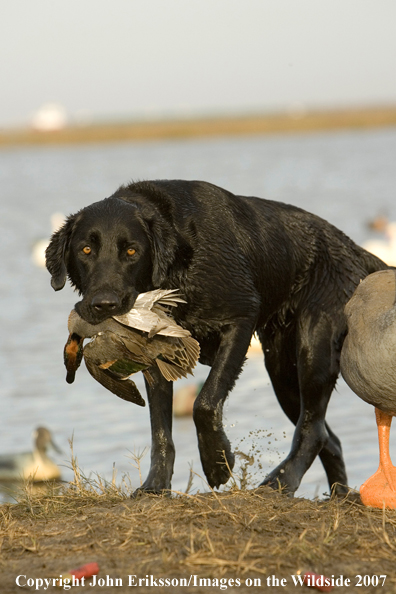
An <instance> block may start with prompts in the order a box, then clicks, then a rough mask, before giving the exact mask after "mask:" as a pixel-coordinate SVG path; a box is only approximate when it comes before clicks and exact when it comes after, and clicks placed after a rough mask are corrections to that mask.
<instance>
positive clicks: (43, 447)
mask: <svg viewBox="0 0 396 594" xmlns="http://www.w3.org/2000/svg"><path fill="white" fill-rule="evenodd" d="M48 446H51V447H52V448H53V449H54V450H55V451H56V452H58V453H61V450H60V449H59V448H58V446H57V445H56V444H55V443H54V441H53V439H52V435H51V432H50V431H49V430H48V429H47V428H46V427H37V429H35V431H34V432H33V451H32V452H21V453H17V454H3V455H1V456H0V481H4V482H5V481H17V480H22V479H29V480H31V481H33V482H42V481H49V480H56V479H59V478H60V476H61V472H60V469H59V467H58V466H57V464H55V462H53V460H51V459H50V458H49V457H48V456H47V448H48Z"/></svg>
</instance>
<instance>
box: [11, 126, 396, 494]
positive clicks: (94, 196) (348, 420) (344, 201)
mask: <svg viewBox="0 0 396 594" xmlns="http://www.w3.org/2000/svg"><path fill="white" fill-rule="evenodd" d="M395 156H396V129H395V128H390V129H381V130H369V131H343V132H335V133H320V134H319V133H317V134H305V135H279V136H276V135H274V136H258V137H238V138H221V139H210V140H202V139H200V140H197V139H191V140H180V141H161V142H147V143H143V142H142V143H123V144H105V145H93V146H91V145H87V146H76V147H75V146H71V147H70V146H68V147H48V148H47V147H45V148H36V147H34V148H26V149H9V150H4V149H3V150H2V151H1V152H0V180H1V183H0V187H1V204H2V208H1V211H2V215H1V218H0V227H1V231H0V232H1V243H0V291H1V309H0V320H1V322H0V323H1V343H0V368H1V384H0V391H1V403H2V415H1V419H0V452H1V453H7V452H17V451H21V450H22V451H23V450H27V449H29V448H30V447H31V433H32V430H33V429H34V428H35V427H36V426H38V425H45V426H47V427H48V428H49V429H51V431H52V432H53V435H54V437H55V440H56V442H57V444H58V445H59V446H60V447H61V448H62V449H63V451H64V453H63V454H55V453H54V454H53V455H52V454H51V455H52V457H53V458H54V459H55V460H56V461H57V462H58V463H59V464H61V465H63V467H62V474H63V477H64V478H65V479H66V480H69V479H70V478H71V477H72V473H71V471H70V469H69V465H70V462H69V460H70V455H69V445H68V440H69V439H70V438H71V437H72V436H73V439H74V451H75V454H76V455H77V458H78V462H79V465H80V467H81V468H82V469H83V471H84V472H85V474H86V475H90V474H95V473H98V474H100V475H101V476H103V477H105V478H107V479H111V476H112V471H113V464H115V467H116V469H117V470H118V480H121V477H122V475H123V474H124V473H129V475H130V480H131V483H132V485H133V486H134V487H136V486H138V484H139V475H138V472H137V471H136V470H135V468H134V467H133V463H132V460H131V452H133V451H135V452H139V451H143V450H144V449H145V448H148V447H149V446H150V428H149V416H148V408H147V407H146V408H139V407H137V406H134V405H131V404H130V403H127V402H124V401H122V400H120V399H118V398H116V397H115V396H113V395H112V394H110V393H108V392H106V391H105V390H104V389H103V388H102V387H101V386H100V385H99V384H97V383H96V382H95V381H94V380H93V379H92V378H91V376H90V375H89V374H88V373H87V371H86V370H85V368H83V367H82V368H81V369H80V370H79V371H78V374H77V377H76V381H75V383H74V384H73V385H71V386H69V385H67V384H66V382H65V370H64V367H63V360H62V353H63V346H64V344H65V341H66V338H67V326H66V324H67V315H68V313H69V311H70V310H71V308H72V306H73V305H74V303H75V302H76V301H77V300H78V298H77V295H76V294H74V293H73V292H72V290H71V289H70V288H69V287H68V288H65V289H64V290H63V291H60V292H58V293H55V292H54V291H53V290H52V289H51V287H50V284H49V281H50V278H49V274H48V273H47V271H46V270H45V269H42V268H38V267H36V266H35V265H34V264H33V263H32V260H31V251H32V247H33V245H34V244H35V242H37V241H38V240H39V239H41V238H45V237H47V236H48V235H49V234H50V216H51V214H52V213H54V212H56V211H61V212H63V213H65V214H69V213H71V212H75V211H76V210H78V209H79V208H81V207H83V206H86V205H87V204H90V203H91V202H94V201H97V200H100V199H102V198H104V197H106V196H109V195H110V194H112V193H113V191H114V190H115V189H116V188H117V187H118V186H119V185H120V184H121V183H125V182H128V181H130V180H141V179H159V178H170V179H171V178H182V179H201V180H206V181H210V182H212V183H215V184H218V185H220V186H223V187H225V188H227V189H229V190H231V191H232V192H234V193H241V194H246V195H249V194H250V195H257V196H261V197H266V198H270V199H274V200H280V201H283V202H289V203H293V204H296V205H298V206H301V207H302V208H305V209H306V210H309V211H311V212H314V213H316V214H318V215H320V216H322V217H324V218H326V219H328V220H329V221H330V222H331V223H333V224H335V225H336V226H338V227H340V228H341V229H342V230H343V231H345V232H346V233H347V234H348V235H350V236H351V237H352V238H353V239H354V240H355V241H356V242H357V243H362V242H364V241H365V240H367V239H369V238H370V237H371V235H370V231H369V230H368V228H367V221H368V220H369V219H371V218H373V217H374V216H376V215H378V214H381V213H384V214H386V215H387V216H388V217H389V218H390V219H391V220H396V200H395V189H396V167H395ZM207 372H208V369H207V368H205V367H202V366H198V368H197V371H196V373H195V380H189V381H190V382H191V381H197V382H199V381H201V380H203V379H204V378H205V377H206V374H207ZM135 377H136V376H135ZM136 383H137V384H138V387H139V388H140V389H141V390H142V391H143V393H144V388H143V381H142V378H140V377H137V381H136ZM183 383H185V382H181V381H180V382H178V383H177V384H176V385H175V388H178V387H180V386H181V385H183ZM225 417H226V421H225V423H226V425H227V431H228V434H229V437H230V438H231V441H232V443H233V445H234V447H236V448H237V449H239V450H241V451H243V452H245V453H246V454H250V453H253V454H254V456H255V460H256V462H255V465H254V466H253V467H252V468H251V470H252V472H253V476H252V478H251V483H250V484H251V486H254V485H257V484H258V483H259V482H260V480H261V479H262V478H263V477H264V475H265V473H266V472H268V471H270V470H271V469H272V468H274V466H276V465H277V464H278V463H279V461H280V460H281V459H282V458H283V457H284V456H285V455H286V454H287V452H288V450H289V447H290V443H291V438H292V435H293V427H292V425H291V423H290V422H289V421H288V419H287V418H286V417H285V415H284V414H283V413H282V411H281V410H280V407H279V405H278V403H277V401H276V398H275V396H274V394H273V391H272V388H271V386H270V382H269V379H268V376H267V374H266V371H265V368H264V365H263V362H262V357H261V355H252V356H250V357H249V360H248V362H247V364H246V366H245V368H244V371H243V373H242V375H241V376H240V379H239V380H238V382H237V385H236V387H235V389H234V390H233V392H232V393H231V395H230V397H229V399H228V401H227V404H226V406H225ZM328 420H329V423H330V425H331V427H332V428H333V430H334V431H335V432H336V433H337V434H338V435H339V436H340V438H341V439H342V443H343V447H344V453H345V458H346V463H347V469H348V474H349V484H350V486H352V487H359V485H360V484H361V483H362V482H363V481H364V480H365V479H366V478H368V476H370V474H372V473H373V472H374V471H375V470H376V468H377V464H378V452H377V450H378V445H377V437H376V425H375V419H374V409H373V408H372V407H371V406H369V405H367V404H365V403H363V402H362V401H361V400H360V399H359V398H358V397H357V396H355V395H354V394H353V393H352V392H351V391H350V390H349V389H348V388H347V386H346V385H345V383H344V382H343V381H342V380H341V379H340V380H339V382H338V387H337V391H335V392H334V394H333V397H332V400H331V403H330V407H329V412H328ZM174 437H175V443H176V450H177V457H176V464H175V475H174V480H173V487H174V489H177V490H184V489H185V487H186V484H187V480H188V475H189V468H190V466H191V465H192V467H193V470H194V471H195V472H196V473H197V474H198V475H200V474H201V475H202V469H201V465H200V461H199V456H198V450H197V445H196V435H195V430H194V426H193V422H192V419H191V418H183V419H175V422H174ZM391 438H392V436H391ZM392 441H393V455H394V457H395V458H396V452H395V449H396V448H395V443H396V438H393V440H392ZM391 449H392V448H391ZM259 465H261V466H262V470H260V471H259V470H258V467H259ZM148 466H149V454H147V455H146V456H145V458H144V459H143V461H142V473H143V476H145V475H146V473H147V470H148ZM194 488H195V489H207V487H206V486H205V483H204V482H202V480H201V479H200V478H199V477H198V476H195V478H194ZM327 490H328V488H327V483H326V479H325V475H324V472H323V470H322V467H321V465H320V463H319V462H315V464H314V465H313V466H312V468H311V469H310V470H309V472H308V473H307V474H306V476H305V478H304V481H303V483H302V485H301V487H300V489H299V491H298V494H299V495H303V496H307V497H313V496H315V495H322V493H324V492H326V491H327ZM5 497H6V496H5V495H3V498H5Z"/></svg>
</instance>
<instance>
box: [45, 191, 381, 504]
mask: <svg viewBox="0 0 396 594" xmlns="http://www.w3.org/2000/svg"><path fill="white" fill-rule="evenodd" d="M46 255H47V267H48V270H49V272H50V273H51V275H52V281H51V284H52V287H53V288H54V289H55V290H56V291H58V290H59V289H62V287H63V286H64V284H65V281H66V276H68V277H69V279H70V281H71V284H72V285H73V286H74V287H75V288H76V289H77V290H78V291H79V293H80V294H81V295H82V296H83V299H82V301H80V302H79V303H78V304H77V305H76V309H77V311H78V313H79V314H80V315H81V316H82V317H83V318H84V319H86V320H87V321H88V322H90V323H92V324H96V323H99V322H101V321H102V320H104V319H106V318H108V317H110V316H112V315H120V314H123V313H125V312H127V311H128V310H130V309H131V308H132V307H133V304H134V301H135V299H136V296H137V295H138V293H140V292H145V291H149V290H152V289H154V288H159V287H161V288H165V289H166V288H168V289H173V288H177V289H180V291H181V292H182V293H183V295H184V296H185V298H186V301H187V303H186V304H185V305H180V306H179V307H178V308H177V309H176V310H174V312H173V313H174V315H175V318H176V321H177V323H178V324H181V325H182V326H184V327H185V328H187V329H188V330H190V332H191V333H192V335H193V336H194V337H195V338H196V339H197V340H198V341H199V343H200V346H201V357H200V361H201V363H203V364H206V365H210V366H211V370H210V373H209V375H208V378H207V380H206V382H205V384H204V386H203V388H202V390H201V392H200V393H199V396H198V397H197V400H196V402H195V406H194V421H195V425H196V429H197V434H198V444H199V451H200V456H201V462H202V466H203V469H204V472H205V475H206V477H207V480H208V482H209V484H210V485H211V486H212V487H219V486H220V485H221V484H223V483H225V482H226V481H227V480H228V478H229V469H232V467H233V464H234V455H233V453H232V451H231V447H230V442H229V440H228V438H227V436H226V434H225V432H224V428H223V423H222V410H223V405H224V401H225V399H226V398H227V395H228V393H229V391H230V390H231V389H232V388H233V386H234V384H235V381H236V379H237V377H238V375H239V373H240V371H241V369H242V365H243V363H244V360H245V355H246V352H247V349H248V347H249V343H250V340H251V337H252V334H253V332H257V334H258V337H259V339H260V341H261V344H262V347H263V351H264V356H265V364H266V367H267V370H268V373H269V375H270V378H271V381H272V384H273V387H274V390H275V393H276V396H277V398H278V400H279V403H280V405H281V407H282V409H283V410H284V412H285V413H286V415H287V416H288V417H289V419H290V420H291V421H292V422H293V423H294V424H295V425H296V429H295V433H294V438H293V443H292V447H291V451H290V453H289V455H288V456H287V458H286V459H285V460H284V461H283V462H282V463H281V464H279V466H278V467H277V468H275V470H273V471H272V472H271V473H270V474H269V475H268V476H267V477H266V478H265V480H264V481H263V483H262V484H269V485H271V486H273V487H278V486H279V485H280V486H282V487H284V489H285V491H286V492H288V493H290V494H291V493H294V491H295V490H296V489H297V488H298V486H299V484H300V482H301V479H302V477H303V475H304V473H305V472H306V471H307V470H308V468H309V467H310V466H311V464H312V462H313V461H314V459H315V457H316V456H317V455H319V456H320V459H321V461H322V464H323V466H324V469H325V471H326V474H327V478H328V481H329V485H330V488H332V489H335V491H336V492H339V493H343V492H345V490H346V487H345V485H347V477H346V471H345V465H344V461H343V457H342V450H341V444H340V441H339V439H338V438H337V436H336V435H335V434H334V433H333V432H332V430H331V429H330V427H329V426H328V424H327V423H326V422H325V414H326V409H327V404H328V402H329V398H330V395H331V392H332V390H333V388H334V386H335V383H336V380H337V376H338V373H339V359H340V351H341V347H342V343H343V340H344V337H345V334H346V321H345V316H344V313H343V309H344V306H345V304H346V302H347V301H348V300H349V299H350V297H351V296H352V293H353V292H354V289H355V287H356V286H357V285H358V284H359V282H360V280H361V279H363V278H365V277H366V276H367V275H368V274H370V273H372V272H374V271H376V270H381V269H384V268H387V266H386V264H384V263H383V262H382V261H381V260H379V259H378V258H376V257H375V256H373V255H372V254H370V253H368V252H366V251H365V250H364V249H362V248H360V247H359V246H357V245H356V244H355V243H354V242H353V241H352V240H351V239H349V238H348V237H347V236H346V235H344V233H342V232H341V231H339V230H338V229H336V228H335V227H333V226H332V225H330V224H329V223H328V222H326V221H325V220H323V219H321V218H319V217H317V216H315V215H313V214H310V213H308V212H305V211H304V210H301V209H299V208H296V207H294V206H290V205H287V204H283V203H281V202H274V201H271V200H264V199H259V198H254V197H244V196H235V195H234V194H232V193H231V192H228V191H226V190H224V189H221V188H219V187H217V186H214V185H212V184H209V183H205V182H200V181H181V180H172V181H169V180H161V181H150V182H149V181H147V182H139V183H131V184H130V185H127V186H122V187H120V188H119V189H118V190H117V191H116V192H115V194H113V195H112V196H110V198H106V199H105V200H101V201H100V202H96V203H94V204H92V205H91V206H88V207H86V208H83V209H82V210H80V211H79V212H78V213H76V214H74V215H71V216H69V217H68V219H67V221H66V223H65V224H64V226H63V227H62V228H61V229H59V230H58V231H57V232H56V233H54V235H53V236H52V238H51V242H50V244H49V247H48V249H47V254H46ZM150 373H151V375H152V376H153V378H154V380H155V381H154V386H153V387H152V386H149V385H146V389H147V395H148V401H149V406H150V418H151V431H152V450H151V468H150V472H149V475H148V477H147V479H146V481H145V482H144V484H143V485H142V487H141V488H142V490H145V491H150V492H155V493H158V492H161V491H162V490H165V489H170V486H171V477H172V474H173V464H174V457H175V448H174V445H173V441H172V383H170V382H168V381H166V380H165V379H164V378H163V377H162V376H161V375H160V373H159V372H157V371H156V369H154V368H153V369H152V370H151V371H150ZM225 459H226V461H227V464H226V463H225Z"/></svg>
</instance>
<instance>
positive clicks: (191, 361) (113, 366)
mask: <svg viewBox="0 0 396 594" xmlns="http://www.w3.org/2000/svg"><path fill="white" fill-rule="evenodd" d="M178 302H183V300H182V299H181V298H180V296H179V294H175V291H174V290H162V289H157V290H155V291H150V292H148V293H142V294H141V295H139V296H138V298H137V299H136V302H135V305H134V307H133V309H132V310H131V311H130V312H128V313H127V314H125V315H122V316H114V318H108V319H107V320H105V321H104V322H101V323H100V324H96V325H92V324H89V323H88V322H86V321H85V320H83V318H81V317H80V316H79V315H78V313H77V312H76V311H75V310H72V312H71V313H70V316H69V322H68V329H69V333H70V334H69V338H68V341H67V343H66V346H65V349H64V361H65V366H66V370H67V375H66V381H67V382H68V383H72V382H73V381H74V377H75V373H76V371H77V369H78V367H79V365H80V363H81V360H82V358H83V357H84V361H85V365H86V367H87V369H88V371H89V373H90V374H91V375H92V377H93V378H94V379H96V381H98V382H99V383H100V384H102V385H103V386H104V387H105V388H106V389H108V390H109V391H110V392H112V393H113V394H115V395H116V396H118V397H119V398H122V399H123V400H128V401H129V402H133V403H135V404H138V405H139V406H145V401H144V400H143V398H142V396H141V394H140V392H139V390H138V389H137V387H136V385H135V383H134V382H133V381H132V380H130V379H128V378H129V376H131V375H132V374H134V373H137V372H138V371H142V372H143V375H144V376H145V378H146V380H147V382H148V383H149V384H152V382H153V380H152V377H151V375H150V367H152V366H153V365H156V366H157V367H158V369H159V370H160V372H161V373H162V375H163V376H164V377H165V379H167V380H168V381H175V380H177V379H179V378H181V377H186V376H187V374H189V373H191V374H192V370H193V368H194V367H195V364H196V362H197V360H198V357H199V350H200V349H199V344H198V342H197V341H196V340H195V339H194V338H192V336H191V335H190V332H189V331H188V330H185V329H184V328H182V327H181V326H178V325H177V324H176V322H175V321H174V319H173V318H172V317H171V316H170V315H169V313H168V310H167V307H174V306H176V305H177V303H178ZM85 338H92V339H93V340H92V341H91V342H89V343H88V344H87V345H86V346H85V347H83V342H84V339H85Z"/></svg>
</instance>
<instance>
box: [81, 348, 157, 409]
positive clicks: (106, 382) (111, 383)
mask: <svg viewBox="0 0 396 594" xmlns="http://www.w3.org/2000/svg"><path fill="white" fill-rule="evenodd" d="M84 360H85V365H86V367H87V369H88V371H89V373H90V374H91V375H92V377H93V378H94V379H95V380H96V381H97V382H99V383H100V384H102V386H103V387H104V388H106V390H109V391H110V392H112V393H113V394H115V395H116V396H118V398H122V400H127V401H128V402H132V403H133V404H137V405H138V406H146V402H145V401H144V400H143V398H142V396H141V394H140V392H139V390H138V389H137V387H136V384H135V382H133V381H132V380H129V379H124V380H123V379H119V378H116V377H114V376H113V375H112V373H111V372H110V371H109V370H108V369H101V368H100V367H98V366H97V365H94V364H93V363H92V361H90V360H89V359H87V358H86V357H84Z"/></svg>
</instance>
